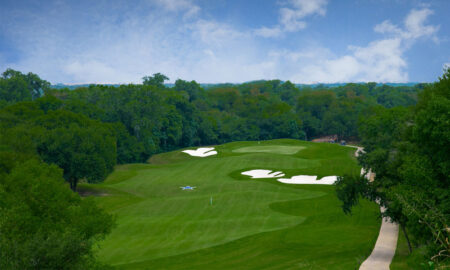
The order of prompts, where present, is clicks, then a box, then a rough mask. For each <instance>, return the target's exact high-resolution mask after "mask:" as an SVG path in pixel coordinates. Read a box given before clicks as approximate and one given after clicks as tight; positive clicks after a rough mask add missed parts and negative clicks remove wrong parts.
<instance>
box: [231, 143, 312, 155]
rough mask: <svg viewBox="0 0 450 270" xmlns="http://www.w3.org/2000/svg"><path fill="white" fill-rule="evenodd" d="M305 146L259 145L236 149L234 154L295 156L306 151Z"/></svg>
mask: <svg viewBox="0 0 450 270" xmlns="http://www.w3.org/2000/svg"><path fill="white" fill-rule="evenodd" d="M304 148H305V147H304V146H294V145H289V146H287V145H263V146H260V145H257V146H247V147H241V148H237V149H234V150H233V152H234V153H272V154H283V155H293V154H295V153H297V152H298V151H300V150H302V149H304Z"/></svg>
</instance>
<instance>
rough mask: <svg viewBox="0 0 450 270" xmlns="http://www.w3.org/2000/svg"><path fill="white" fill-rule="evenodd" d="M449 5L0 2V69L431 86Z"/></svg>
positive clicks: (134, 78)
mask: <svg viewBox="0 0 450 270" xmlns="http://www.w3.org/2000/svg"><path fill="white" fill-rule="evenodd" d="M449 11H450V1H448V0H429V1H416V0H272V1H269V0H246V1H242V0H129V1H126V0H95V1H91V0H76V1H75V0H73V1H64V0H0V71H1V72H3V71H4V70H6V69H7V68H13V69H16V70H19V71H22V72H24V73H27V72H33V73H36V74H38V75H39V76H40V77H41V78H43V79H45V80H47V81H50V82H51V83H52V84H56V83H65V84H80V83H140V82H142V77H143V76H147V75H152V74H154V73H157V72H160V73H163V74H165V75H166V76H168V77H169V78H170V82H174V81H175V80H177V79H183V80H188V81H190V80H196V81H197V82H200V83H223V82H232V83H239V82H245V81H252V80H260V79H266V80H268V79H280V80H283V81H285V80H290V81H291V82H294V83H307V84H308V83H345V82H369V81H375V82H380V83H385V82H433V81H436V80H437V79H438V77H439V76H441V75H442V71H443V69H444V67H445V66H446V65H448V66H449V67H450V16H449V15H448V12H449Z"/></svg>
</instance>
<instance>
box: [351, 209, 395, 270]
mask: <svg viewBox="0 0 450 270" xmlns="http://www.w3.org/2000/svg"><path fill="white" fill-rule="evenodd" d="M380 210H381V212H384V210H385V209H384V207H380ZM397 238H398V224H397V223H392V222H390V220H389V219H388V218H383V221H382V223H381V228H380V233H379V234H378V239H377V242H376V243H375V248H374V249H373V250H372V253H371V254H370V256H369V258H367V259H366V260H365V261H364V262H363V263H362V264H361V267H360V268H359V269H360V270H372V269H373V270H389V265H390V264H391V261H392V258H394V255H395V249H396V247H397Z"/></svg>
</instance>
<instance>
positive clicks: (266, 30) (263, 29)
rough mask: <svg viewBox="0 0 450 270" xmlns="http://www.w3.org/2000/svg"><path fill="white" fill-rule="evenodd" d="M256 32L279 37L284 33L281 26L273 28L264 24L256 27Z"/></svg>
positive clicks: (260, 34) (258, 34)
mask: <svg viewBox="0 0 450 270" xmlns="http://www.w3.org/2000/svg"><path fill="white" fill-rule="evenodd" d="M254 33H255V34H256V35H257V36H261V37H265V38H268V37H279V36H281V35H282V34H283V31H282V30H281V29H280V27H279V26H275V27H272V28H269V27H265V26H263V27H261V28H259V29H256V30H255V31H254Z"/></svg>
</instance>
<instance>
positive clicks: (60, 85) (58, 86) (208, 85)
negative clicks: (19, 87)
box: [51, 81, 419, 90]
mask: <svg viewBox="0 0 450 270" xmlns="http://www.w3.org/2000/svg"><path fill="white" fill-rule="evenodd" d="M258 82H261V81H258ZM245 83H253V82H245ZM240 84H244V83H201V84H200V85H201V86H202V87H203V88H204V89H209V88H213V87H230V86H234V85H240ZM346 84H348V83H315V84H301V83H299V84H295V86H297V87H298V88H300V89H302V88H334V87H339V86H344V85H346ZM356 84H365V83H363V82H360V83H356ZM383 84H386V85H389V86H394V87H397V86H414V85H416V84H419V83H418V82H408V83H378V84H377V85H383ZM89 85H91V84H63V83H58V84H52V85H51V88H53V89H63V88H68V89H70V90H73V89H76V88H79V87H88V86H89ZM102 85H108V86H114V87H119V86H120V84H102ZM164 85H165V86H166V87H170V88H171V87H173V86H174V85H175V84H173V83H166V84H164Z"/></svg>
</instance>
